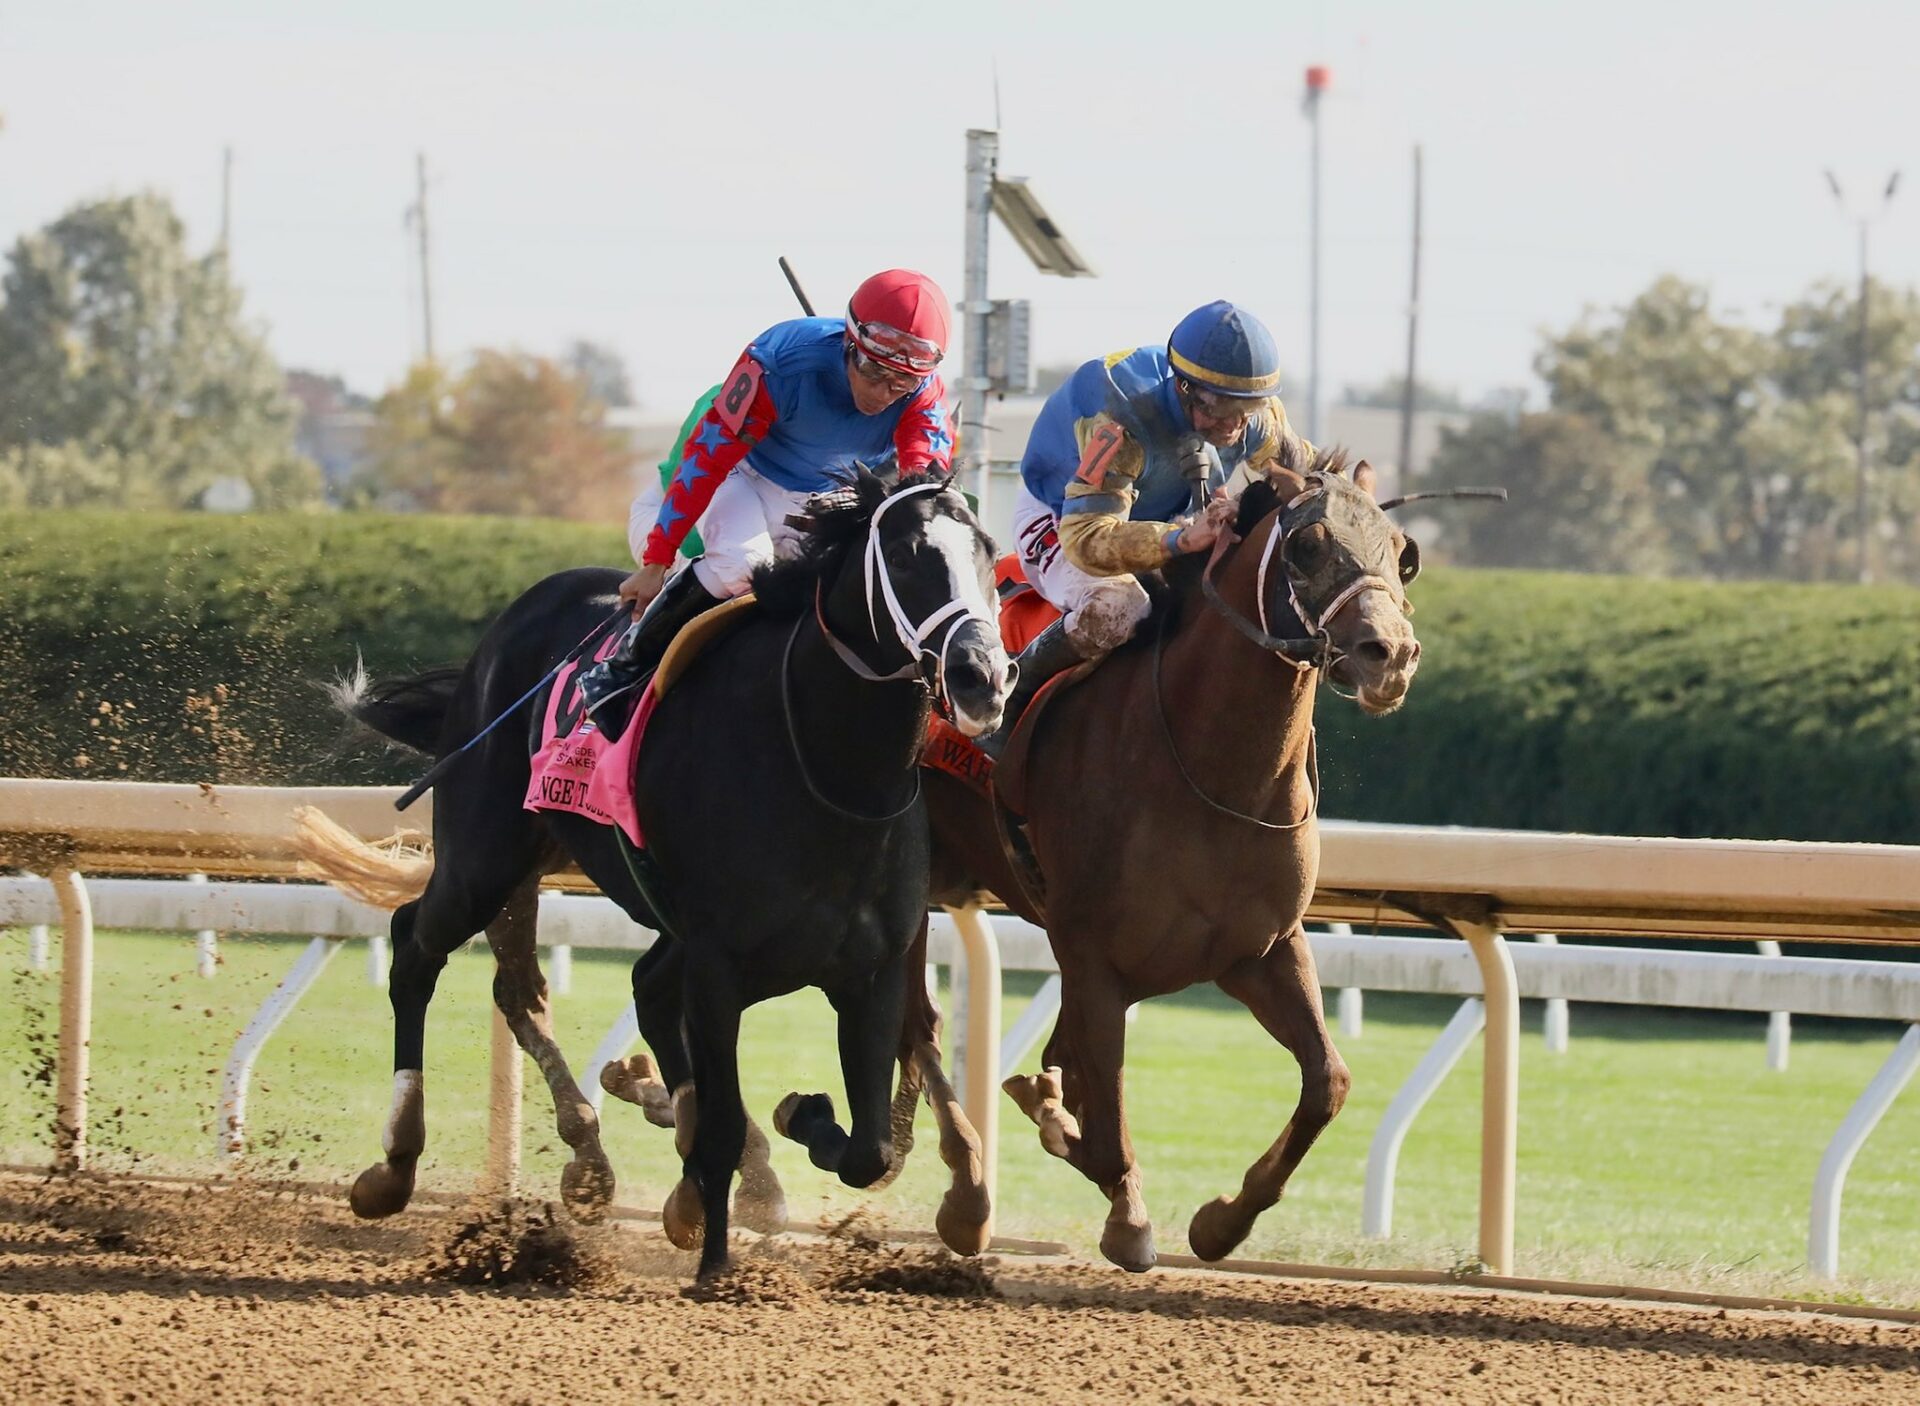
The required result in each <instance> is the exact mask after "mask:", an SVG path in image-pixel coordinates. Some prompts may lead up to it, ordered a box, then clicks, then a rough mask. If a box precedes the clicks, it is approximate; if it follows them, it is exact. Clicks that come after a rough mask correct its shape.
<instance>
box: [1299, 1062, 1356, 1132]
mask: <svg viewBox="0 0 1920 1406" xmlns="http://www.w3.org/2000/svg"><path fill="white" fill-rule="evenodd" d="M1352 1088H1353V1074H1352V1072H1351V1071H1349V1070H1348V1068H1347V1063H1346V1061H1345V1060H1343V1059H1341V1058H1340V1056H1339V1055H1334V1056H1333V1058H1332V1060H1331V1061H1330V1062H1329V1063H1328V1065H1327V1068H1326V1072H1325V1073H1323V1074H1322V1075H1321V1076H1320V1077H1319V1078H1317V1079H1310V1080H1308V1081H1307V1082H1306V1084H1305V1085H1304V1086H1303V1087H1302V1088H1301V1090H1300V1113H1301V1116H1302V1117H1303V1118H1304V1119H1305V1120H1307V1121H1308V1122H1311V1123H1317V1124H1322V1125H1324V1124H1327V1123H1331V1122H1332V1121H1333V1120H1334V1119H1335V1118H1337V1117H1338V1116H1339V1114H1340V1110H1341V1109H1342V1108H1344V1107H1346V1104H1347V1093H1348V1091H1349V1090H1351V1089H1352Z"/></svg>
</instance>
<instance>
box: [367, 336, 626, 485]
mask: <svg viewBox="0 0 1920 1406" xmlns="http://www.w3.org/2000/svg"><path fill="white" fill-rule="evenodd" d="M368 449H369V462H368V466H367V468H366V470H365V471H364V473H363V475H362V477H361V480H360V482H359V484H358V485H357V487H358V489H359V496H361V497H363V498H366V497H370V498H372V499H373V500H374V501H378V502H383V503H385V504H387V505H389V506H406V507H413V508H419V509H424V510H426V511H430V512H446V513H504V514H529V515H537V516H544V517H573V518H589V519H603V518H618V517H619V516H621V514H622V512H623V511H624V509H625V507H626V503H627V500H628V498H629V497H630V496H631V495H632V492H633V468H634V462H635V460H634V455H633V452H632V450H631V449H630V448H628V446H627V443H626V440H625V437H624V436H622V435H620V434H618V433H617V432H615V431H613V430H611V429H609V428H608V426H607V423H606V406H605V405H604V404H603V403H602V402H601V401H600V400H598V399H597V398H596V397H595V396H594V395H593V394H592V392H591V390H590V389H589V387H588V385H587V383H586V381H585V380H583V379H582V378H581V377H580V376H578V375H576V374H574V373H572V372H569V371H567V370H565V369H564V368H562V367H561V366H559V365H558V364H556V363H555V362H553V361H550V360H548V359H547V358H545V357H537V356H528V355H526V354H524V353H519V352H499V351H482V352H480V353H479V354H478V355H477V356H475V358H474V360H473V364H472V365H471V366H469V367H468V368H467V370H466V371H465V372H464V373H462V374H461V375H460V376H459V377H458V378H457V379H454V380H449V378H448V376H447V374H446V373H445V372H444V371H443V370H441V369H440V368H439V367H438V366H435V365H432V364H430V363H422V364H420V365H417V366H415V367H414V368H413V369H412V370H410V371H409V372H408V373H407V377H406V379H405V380H403V381H402V382H401V383H400V384H399V385H398V386H396V387H394V388H393V389H392V390H390V391H389V392H387V394H386V395H384V396H382V397H381V398H380V401H379V403H378V405H377V406H376V407H375V413H374V428H373V433H372V436H371V438H370V441H369V444H368Z"/></svg>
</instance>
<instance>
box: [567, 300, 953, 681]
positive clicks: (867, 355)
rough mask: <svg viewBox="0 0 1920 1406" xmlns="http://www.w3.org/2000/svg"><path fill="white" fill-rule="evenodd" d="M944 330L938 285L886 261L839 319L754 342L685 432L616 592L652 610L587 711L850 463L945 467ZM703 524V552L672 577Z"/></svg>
mask: <svg viewBox="0 0 1920 1406" xmlns="http://www.w3.org/2000/svg"><path fill="white" fill-rule="evenodd" d="M950 331H951V323H950V321H949V316H948V311H947V298H946V295H945V294H944V293H942V292H941V291H940V288H939V286H938V285H937V284H935V283H934V281H933V280H932V279H930V278H928V277H927V276H926V275H925V274H924V273H915V272H913V271H912V270H911V269H888V270H887V271H886V272H884V273H877V274H875V275H874V276H873V277H872V278H869V279H868V280H867V281H866V282H864V283H862V284H861V285H860V286H859V287H858V288H856V289H855V290H854V293H853V297H852V298H851V299H850V300H848V303H847V312H846V316H845V317H844V318H838V317H801V318H795V319H793V320H792V321H791V322H782V323H778V324H776V325H775V326H773V327H770V328H768V329H767V330H766V331H765V332H763V333H761V334H760V335H759V336H758V337H756V338H754V339H753V341H752V343H751V344H750V345H749V346H748V347H747V349H746V350H745V351H744V352H742V353H741V354H740V359H739V360H738V361H737V362H735V363H734V367H733V370H732V371H730V372H728V373H727V378H726V380H725V381H723V382H721V389H720V394H719V396H718V398H717V399H716V400H715V401H714V404H713V408H712V409H710V410H709V411H708V412H707V413H706V415H705V416H704V417H703V418H702V419H701V421H700V423H699V425H698V426H697V427H696V428H695V430H694V432H693V434H692V435H691V436H690V437H689V438H688V439H687V441H686V454H685V457H684V458H683V459H682V460H681V462H680V466H679V468H678V469H677V470H676V471H675V473H674V476H673V481H672V483H670V484H669V485H668V487H667V491H666V496H665V499H664V500H663V501H662V503H661V505H660V511H659V514H658V516H657V517H656V518H655V520H654V523H653V527H652V530H651V531H650V532H648V533H647V535H646V540H645V542H644V544H643V546H642V549H641V551H640V553H639V556H640V564H639V568H638V569H637V570H636V571H635V572H634V573H633V574H632V575H631V576H629V577H627V579H626V580H625V581H623V582H621V583H620V597H621V599H622V600H626V601H630V602H631V603H632V604H633V607H634V609H635V611H636V612H640V611H645V614H644V615H642V616H641V617H640V619H638V620H637V621H635V623H634V624H633V626H632V627H631V628H629V630H628V631H627V634H626V636H625V638H624V639H623V640H622V641H621V645H620V649H619V651H618V652H617V653H615V654H614V655H613V657H612V658H610V659H608V660H607V661H606V662H605V663H603V664H598V665H595V666H594V667H593V668H591V669H588V670H585V671H584V672H583V673H582V674H581V675H580V690H581V694H582V696H583V697H584V698H585V700H586V703H587V710H588V712H589V713H590V714H594V715H595V716H596V717H598V712H597V710H598V709H599V708H600V705H601V704H602V703H604V702H606V701H607V700H608V699H610V698H613V697H616V696H618V695H621V694H624V693H626V692H627V691H628V690H630V689H631V688H632V687H633V686H634V685H635V684H637V683H639V682H640V681H641V680H642V679H643V678H645V677H646V676H647V675H648V674H649V673H651V672H652V670H653V668H654V666H655V665H656V664H658V663H659V661H660V656H661V655H662V654H664V653H665V652H666V648H667V645H668V644H669V643H671V642H672V640H673V636H674V635H675V634H676V633H678V631H679V629H680V627H681V626H682V625H684V624H686V622H687V621H689V620H691V619H692V618H693V617H694V616H696V615H698V614H700V613H701V612H702V611H704V610H707V609H710V608H711V607H712V606H714V605H717V604H718V603H719V602H721V601H723V600H726V599H728V598H730V597H732V596H737V595H739V594H741V593H742V592H744V591H745V590H746V589H747V586H748V583H749V581H750V580H751V578H752V575H753V569H754V567H756V566H758V565H759V564H761V563H762V562H765V561H769V560H771V559H772V558H773V557H775V556H776V555H779V554H781V553H783V552H784V551H786V550H788V549H789V548H791V547H792V546H793V545H795V544H796V543H797V541H798V533H797V531H796V530H795V529H794V528H793V527H791V526H790V525H789V524H788V522H787V519H788V518H789V517H790V516H792V515H793V514H795V513H798V512H799V511H801V510H802V509H803V508H804V507H805V505H806V501H807V499H808V498H810V497H812V496H813V495H814V494H816V493H822V492H825V491H827V490H829V489H831V488H833V487H835V486H836V484H837V483H838V482H839V481H840V479H841V477H843V476H844V475H845V474H847V473H848V472H850V471H851V470H852V469H853V467H854V466H855V465H856V464H864V465H867V466H869V467H874V466H878V465H880V464H882V463H885V462H888V461H892V462H894V463H895V464H897V466H898V470H899V472H900V473H901V474H902V475H914V474H924V473H928V472H938V473H945V472H946V471H947V470H948V468H949V466H950V461H951V458H952V451H953V435H952V433H951V431H950V430H949V428H948V426H949V423H950V422H949V416H948V412H947V406H946V387H945V386H944V385H943V384H942V383H941V380H940V375H939V371H938V368H939V365H940V361H941V359H942V358H943V357H944V356H945V355H946V350H947V341H948V337H949V334H950ZM696 522H698V523H699V524H700V535H701V537H702V538H703V539H704V543H705V547H706V550H705V552H704V553H703V554H702V555H701V556H700V557H699V558H698V559H697V560H696V561H694V563H693V564H692V565H691V566H690V567H689V568H688V569H686V570H684V571H682V572H681V573H680V574H679V575H677V576H675V577H674V578H673V579H672V581H671V582H669V581H668V580H667V572H668V569H669V567H670V566H671V564H672V562H673V559H674V553H675V551H676V550H677V549H678V548H679V546H680V543H681V542H682V540H684V539H685V537H686V535H687V533H688V532H690V531H691V530H692V529H693V526H694V524H695V523H696ZM649 606H651V608H649Z"/></svg>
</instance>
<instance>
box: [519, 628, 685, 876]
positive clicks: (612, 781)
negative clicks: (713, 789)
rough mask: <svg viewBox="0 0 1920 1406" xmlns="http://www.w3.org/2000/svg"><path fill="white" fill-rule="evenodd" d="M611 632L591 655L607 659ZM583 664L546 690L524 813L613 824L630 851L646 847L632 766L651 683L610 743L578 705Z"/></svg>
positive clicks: (649, 709) (615, 640)
mask: <svg viewBox="0 0 1920 1406" xmlns="http://www.w3.org/2000/svg"><path fill="white" fill-rule="evenodd" d="M620 636H621V632H620V631H618V630H616V631H614V633H613V634H611V635H609V636H608V637H607V640H606V642H605V643H604V644H602V645H601V646H600V648H599V649H598V650H597V651H595V653H594V656H593V657H594V660H596V661H597V660H600V659H604V658H606V657H607V656H608V655H610V654H612V653H613V651H614V650H615V649H617V648H618V647H619V644H620ZM586 662H588V661H583V660H579V659H576V660H574V661H573V662H572V663H570V664H568V665H567V666H566V667H565V668H564V669H562V670H561V671H560V672H559V673H558V674H557V675H556V676H555V677H554V681H553V687H552V688H551V689H549V690H548V691H547V705H546V712H545V714H544V716H543V717H542V718H541V721H540V747H539V750H538V751H536V752H535V753H534V754H533V779H532V781H531V783H530V784H529V785H528V787H527V799H526V801H525V806H526V808H527V809H528V810H552V811H564V812H566V813H567V814H569V815H579V816H584V817H585V818H586V819H588V820H592V821H594V822H596V823H598V824H601V825H618V826H619V827H620V828H621V830H623V831H624V832H626V836H627V838H628V839H629V840H632V841H633V844H634V848H636V849H645V848H646V837H645V836H644V835H642V834H641V832H640V816H639V813H638V812H637V810H636V809H635V807H634V800H633V774H634V763H635V761H636V759H637V758H638V757H639V755H640V739H641V737H642V736H643V735H644V734H645V733H646V730H647V721H648V719H649V718H651V717H652V716H653V705H654V693H653V681H652V680H651V679H649V680H648V681H647V687H646V691H645V692H644V693H642V694H641V695H640V701H639V703H638V704H637V705H636V706H635V707H634V710H633V718H632V719H631V720H630V721H629V722H628V723H627V727H626V731H624V732H622V733H621V734H620V737H619V740H617V741H614V742H609V741H608V740H607V737H606V734H605V733H603V732H601V731H600V729H599V728H597V727H595V726H594V724H593V721H592V720H591V719H590V718H588V717H587V715H586V709H585V708H584V707H583V706H582V705H581V702H580V685H579V679H578V675H579V672H580V670H581V668H582V667H583V666H584V664H585V663H586Z"/></svg>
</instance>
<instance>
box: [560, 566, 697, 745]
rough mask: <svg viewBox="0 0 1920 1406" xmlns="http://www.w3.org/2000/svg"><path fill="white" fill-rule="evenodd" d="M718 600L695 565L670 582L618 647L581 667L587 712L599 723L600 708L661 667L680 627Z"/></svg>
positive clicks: (634, 623) (582, 687)
mask: <svg viewBox="0 0 1920 1406" xmlns="http://www.w3.org/2000/svg"><path fill="white" fill-rule="evenodd" d="M718 604H720V601H719V599H718V598H717V597H715V596H712V595H709V594H708V593H707V588H706V587H705V586H702V585H701V584H700V579H699V577H697V576H696V575H694V573H693V568H691V567H688V568H687V569H686V570H684V571H682V572H681V573H680V574H679V575H678V576H676V577H674V578H673V579H672V580H671V581H669V582H667V584H666V585H665V586H664V587H662V588H661V591H660V594H659V595H657V596H655V597H654V598H653V604H652V605H650V606H648V607H647V609H646V613H645V614H644V615H642V616H641V617H640V618H639V619H638V620H636V621H634V622H633V623H632V624H631V625H629V626H627V633H626V634H625V635H623V636H622V637H621V639H620V647H619V649H617V650H615V651H614V653H613V654H612V655H611V656H609V657H608V658H606V659H604V660H602V661H601V662H600V663H598V664H595V665H594V666H593V667H592V668H590V669H585V670H582V671H581V674H580V698H581V701H582V702H584V703H585V704H586V706H587V716H588V717H590V718H592V719H593V720H594V722H595V723H600V722H601V721H602V720H601V718H600V716H599V711H600V708H601V706H602V705H603V704H605V703H607V702H609V701H611V700H612V699H615V698H619V697H621V696H622V695H624V694H626V693H628V692H630V691H631V690H632V689H633V688H634V687H635V685H637V684H640V683H643V682H644V681H645V680H646V679H647V677H648V676H649V675H650V674H652V673H653V671H654V670H655V669H656V668H658V667H659V665H660V660H661V657H662V656H663V655H665V654H666V652H667V646H668V645H670V644H672V643H673V637H674V636H675V635H677V634H679V633H680V629H681V627H682V626H683V625H685V624H686V623H687V622H688V621H689V620H691V619H693V618H694V616H696V615H701V614H704V613H705V612H706V611H709V610H711V609H713V607H714V606H716V605H718ZM602 730H603V731H604V730H605V729H604V727H603V728H602Z"/></svg>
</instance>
